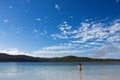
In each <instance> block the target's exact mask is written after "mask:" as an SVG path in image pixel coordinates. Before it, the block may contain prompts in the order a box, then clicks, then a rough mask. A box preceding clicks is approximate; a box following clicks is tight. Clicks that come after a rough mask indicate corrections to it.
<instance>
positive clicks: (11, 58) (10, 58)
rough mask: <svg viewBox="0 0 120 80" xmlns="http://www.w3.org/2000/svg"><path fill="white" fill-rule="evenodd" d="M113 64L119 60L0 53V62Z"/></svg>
mask: <svg viewBox="0 0 120 80" xmlns="http://www.w3.org/2000/svg"><path fill="white" fill-rule="evenodd" d="M80 61H83V62H104V61H108V62H114V61H119V62H120V59H95V58H90V57H78V56H73V55H69V56H64V57H54V58H43V57H33V56H28V55H10V54H7V53H0V62H80Z"/></svg>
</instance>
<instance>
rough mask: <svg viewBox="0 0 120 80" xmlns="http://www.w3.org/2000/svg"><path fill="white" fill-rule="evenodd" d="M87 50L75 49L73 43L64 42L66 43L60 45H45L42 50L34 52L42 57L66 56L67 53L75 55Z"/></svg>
mask: <svg viewBox="0 0 120 80" xmlns="http://www.w3.org/2000/svg"><path fill="white" fill-rule="evenodd" d="M84 51H85V50H80V49H75V46H73V45H72V44H70V43H69V44H67V45H66V44H64V45H58V46H50V47H45V48H42V49H40V50H37V51H34V52H33V54H34V55H36V56H40V57H59V55H60V56H65V55H74V54H78V53H79V54H80V53H81V52H84Z"/></svg>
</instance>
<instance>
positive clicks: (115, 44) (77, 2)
mask: <svg viewBox="0 0 120 80" xmlns="http://www.w3.org/2000/svg"><path fill="white" fill-rule="evenodd" d="M0 53H8V54H11V55H30V56H37V57H62V56H68V55H74V56H79V57H92V58H119V59H120V0H0Z"/></svg>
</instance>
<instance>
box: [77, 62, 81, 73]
mask: <svg viewBox="0 0 120 80" xmlns="http://www.w3.org/2000/svg"><path fill="white" fill-rule="evenodd" d="M81 71H82V65H81V64H78V72H79V73H80V72H81Z"/></svg>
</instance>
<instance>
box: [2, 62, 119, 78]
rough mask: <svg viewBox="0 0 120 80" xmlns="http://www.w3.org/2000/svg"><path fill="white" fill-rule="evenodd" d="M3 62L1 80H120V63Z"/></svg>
mask: <svg viewBox="0 0 120 80" xmlns="http://www.w3.org/2000/svg"><path fill="white" fill-rule="evenodd" d="M77 64H78V63H77V62H74V63H59V62H54V63H49V62H42V63H40V62H19V63H17V62H1V63H0V80H113V79H114V80H120V78H119V76H120V63H118V62H117V63H92V62H89V63H88V62H86V63H84V62H83V63H82V67H83V70H82V74H78V71H77Z"/></svg>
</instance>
